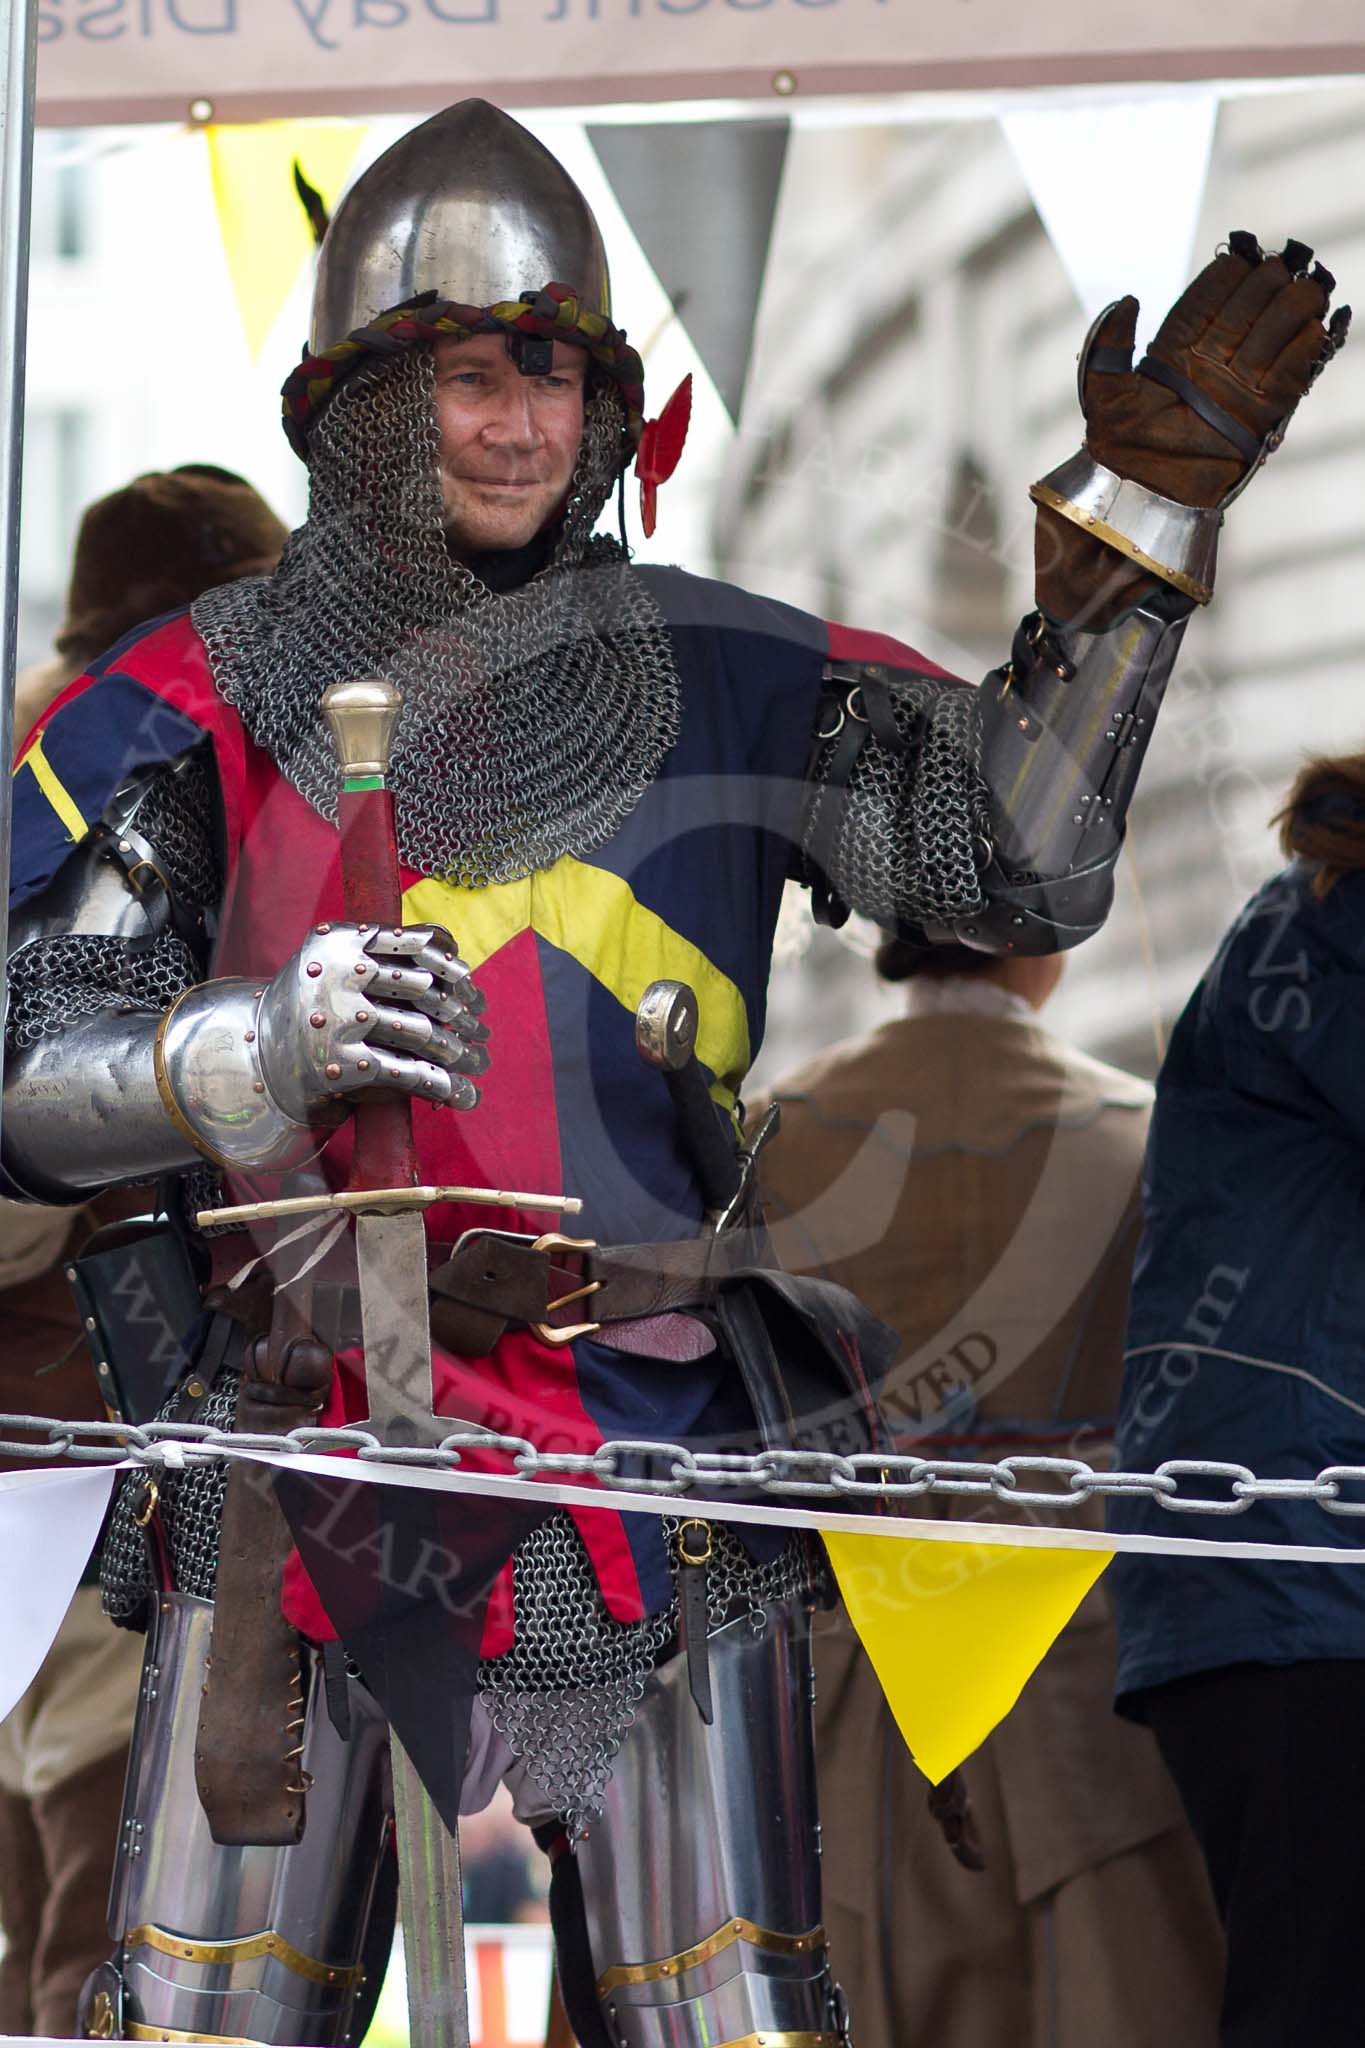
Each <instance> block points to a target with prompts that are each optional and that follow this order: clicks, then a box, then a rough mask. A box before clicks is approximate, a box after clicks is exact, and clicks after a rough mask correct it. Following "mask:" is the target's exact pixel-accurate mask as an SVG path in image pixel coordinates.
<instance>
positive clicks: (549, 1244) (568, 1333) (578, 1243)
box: [531, 1230, 602, 1344]
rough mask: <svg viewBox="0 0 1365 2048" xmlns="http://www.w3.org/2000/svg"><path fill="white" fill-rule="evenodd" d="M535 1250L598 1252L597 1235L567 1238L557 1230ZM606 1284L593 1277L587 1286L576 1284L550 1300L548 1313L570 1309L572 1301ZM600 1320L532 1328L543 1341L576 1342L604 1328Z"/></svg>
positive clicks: (533, 1248)
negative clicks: (576, 1339) (559, 1309)
mask: <svg viewBox="0 0 1365 2048" xmlns="http://www.w3.org/2000/svg"><path fill="white" fill-rule="evenodd" d="M531 1250H532V1251H533V1252H553V1251H565V1252H595V1251H596V1250H597V1239H596V1238H595V1237H563V1236H561V1234H560V1233H559V1231H557V1230H550V1231H547V1232H546V1234H545V1236H544V1237H538V1238H537V1239H536V1241H535V1243H534V1244H533V1245H532V1246H531ZM601 1285H602V1282H601V1281H600V1280H589V1281H588V1283H587V1285H586V1286H585V1287H575V1288H574V1289H573V1290H572V1291H571V1292H570V1293H568V1294H561V1295H560V1296H559V1297H558V1298H557V1299H556V1300H554V1301H547V1302H546V1304H545V1313H546V1315H547V1316H550V1315H553V1314H554V1312H555V1310H556V1309H557V1308H567V1307H568V1306H569V1303H570V1302H571V1301H583V1300H585V1299H586V1298H587V1296H588V1295H590V1294H596V1292H597V1290H598V1288H599V1287H600V1286H601ZM601 1327H602V1325H601V1324H600V1323H560V1324H558V1325H556V1324H554V1323H532V1325H531V1328H532V1330H534V1332H535V1334H536V1336H537V1337H539V1339H540V1341H541V1343H542V1344H572V1343H573V1340H574V1338H575V1337H591V1335H592V1333H593V1331H594V1330H600V1329H601Z"/></svg>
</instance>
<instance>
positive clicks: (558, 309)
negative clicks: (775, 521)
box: [281, 284, 645, 465]
mask: <svg viewBox="0 0 1365 2048" xmlns="http://www.w3.org/2000/svg"><path fill="white" fill-rule="evenodd" d="M511 333H519V334H535V335H539V336H540V337H541V338H542V339H543V340H546V341H568V342H573V343H574V344H576V345H577V346H578V347H580V348H584V349H586V350H587V352H588V355H589V356H590V357H591V359H592V361H593V362H594V363H595V364H596V365H597V366H598V368H599V369H601V370H603V371H605V373H606V375H607V376H608V377H610V378H611V380H612V382H613V383H614V384H615V385H616V386H617V388H618V389H619V391H620V393H621V398H622V401H623V403H624V406H625V413H626V438H627V443H628V447H627V448H626V449H625V450H623V451H622V452H623V465H624V461H625V460H628V459H629V453H630V451H632V450H634V448H635V447H636V446H637V445H638V443H639V439H640V433H641V429H642V428H643V425H644V404H645V372H644V365H643V363H642V362H641V361H640V357H639V355H638V354H637V352H636V351H635V350H634V349H633V348H632V347H631V346H630V343H629V342H628V341H627V340H626V337H625V333H624V330H623V329H621V328H619V327H613V326H612V324H611V322H610V320H607V319H604V318H603V316H602V314H600V313H595V312H594V311H593V310H592V308H591V307H590V306H585V305H583V304H582V303H581V301H580V300H579V298H578V295H577V293H576V292H574V291H572V290H570V288H569V286H568V285H564V284H547V285H546V286H545V287H544V288H543V290H541V291H538V292H525V293H523V294H522V296H521V298H520V299H505V300H503V301H501V302H500V303H499V304H498V305H495V306H462V305H460V304H459V303H458V302H457V301H456V300H454V299H438V298H437V296H436V294H435V292H421V293H419V294H418V295H417V296H416V297H415V298H411V299H406V300H405V301H404V302H403V304H402V305H401V306H394V307H393V308H392V309H391V311H389V312H387V313H381V314H380V315H379V317H378V319H377V320H372V321H371V322H370V324H369V326H368V327H357V328H356V330H355V331H354V333H352V334H348V335H347V336H346V338H345V340H344V341H338V342H334V343H333V344H332V346H331V347H330V348H325V349H323V350H322V351H321V352H320V353H319V354H317V355H305V356H304V358H303V361H302V362H301V363H300V364H299V366H298V368H297V369H296V370H293V371H291V373H290V375H289V376H288V377H287V378H286V379H285V382H284V386H283V390H282V393H281V396H282V398H283V401H284V404H283V419H284V431H285V433H286V434H287V435H288V437H289V445H290V447H291V448H292V449H293V450H294V453H295V454H296V455H298V456H300V457H301V458H303V459H304V460H306V459H307V455H308V435H309V432H310V430H311V428H312V425H313V422H314V421H315V420H316V418H317V416H318V414H319V413H320V412H321V410H322V408H323V407H324V406H325V405H326V403H327V401H328V400H329V399H330V398H331V396H332V394H333V393H334V392H335V390H336V388H337V386H338V385H339V384H340V383H341V381H342V379H343V378H345V377H346V376H347V375H348V374H349V373H350V372H351V371H352V370H354V369H355V368H356V366H357V365H358V364H359V363H360V362H362V361H363V360H364V358H365V357H366V356H387V355H396V354H398V353H399V352H400V351H401V350H403V349H408V348H416V347H419V346H421V345H422V344H423V343H426V344H430V343H432V342H434V341H437V340H439V339H440V338H441V337H442V336H447V337H450V338H453V339H454V340H456V341H469V340H470V339H472V337H473V336H474V335H476V334H511Z"/></svg>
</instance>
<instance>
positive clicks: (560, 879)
mask: <svg viewBox="0 0 1365 2048" xmlns="http://www.w3.org/2000/svg"><path fill="white" fill-rule="evenodd" d="M403 914H404V916H405V917H406V919H407V920H408V922H409V923H410V924H443V925H445V926H447V927H448V928H449V930H451V931H452V932H454V934H455V937H456V939H457V940H458V941H459V946H460V951H461V953H462V954H463V955H464V957H465V959H466V960H467V961H468V962H469V964H470V966H471V967H475V968H477V967H481V966H482V965H483V963H484V961H485V960H489V959H491V958H492V956H493V954H494V953H497V952H500V951H501V949H502V948H503V947H504V946H505V945H507V943H508V942H509V940H511V939H514V938H515V937H516V936H517V934H518V932H524V931H527V930H531V931H534V932H535V933H536V934H537V936H538V937H540V938H542V939H544V940H545V941H546V943H547V944H548V945H551V946H555V947H557V948H558V949H559V951H560V952H561V953H567V954H568V955H569V957H570V959H573V960H577V961H578V962H579V963H580V964H581V965H582V966H583V967H585V968H586V969H587V971H588V973H589V974H591V975H592V977H593V979H594V980H595V981H598V982H600V983H601V985H602V987H603V988H605V989H607V990H609V991H610V993H611V994H612V995H614V996H615V998H616V1000H617V1001H618V1002H619V1003H620V1004H621V1005H622V1007H623V1008H624V1009H627V1010H629V1011H630V1013H631V1015H632V1016H633V1015H634V1014H635V1010H636V1007H637V1005H638V1003H639V1001H640V998H641V996H642V995H643V994H644V992H645V990H646V989H647V988H648V986H649V984H650V982H651V981H660V980H670V981H685V982H686V983H687V984H688V986H689V987H690V988H692V989H693V990H694V991H695V993H696V997H697V1002H698V1005H699V1006H700V1010H701V1024H700V1028H699V1030H698V1033H697V1057H698V1058H699V1059H700V1060H701V1061H702V1062H703V1064H704V1065H705V1066H708V1067H709V1068H710V1069H711V1072H712V1073H713V1074H714V1075H715V1077H716V1080H715V1085H714V1087H713V1088H712V1091H711V1092H712V1094H713V1095H714V1096H715V1097H716V1100H717V1101H718V1102H720V1103H722V1104H723V1105H724V1106H725V1107H726V1108H727V1109H728V1108H730V1107H732V1105H733V1103H734V1100H735V1097H736V1095H737V1094H738V1092H739V1087H740V1083H741V1082H742V1081H743V1079H744V1076H745V1074H746V1073H747V1072H748V1070H749V1019H748V1013H747V1012H746V1010H745V1008H744V998H743V996H742V995H741V994H740V992H739V990H738V988H737V987H736V986H735V984H734V982H733V981H731V979H730V977H729V975H728V974H722V972H721V970H720V969H719V968H718V967H716V966H715V965H714V964H713V962H712V961H710V960H708V959H707V957H706V955H705V953H703V952H702V951H701V949H700V947H698V946H694V945H693V943H692V941H691V940H690V939H685V938H683V936H682V934H681V933H680V932H675V931H674V930H673V927H672V926H671V925H669V924H666V923H665V922H664V920H663V918H661V917H660V916H659V915H658V914H657V912H655V911H653V910H649V909H647V908H646V907H645V905H644V904H643V903H641V902H639V901H638V900H637V898H636V896H635V892H634V890H633V889H632V888H631V886H630V884H629V882H625V881H623V880H622V879H621V877H620V876H619V875H613V874H609V873H608V871H607V870H606V869H605V868H597V867H593V866H592V864H591V863H590V862H588V861H581V860H575V859H574V857H573V855H572V854H567V853H566V854H563V855H561V857H560V858H559V859H558V860H557V861H556V862H555V864H554V866H553V867H552V868H547V869H546V870H545V871H544V872H543V873H541V874H535V875H528V876H526V877H525V879H524V880H522V881H517V882H497V883H494V884H493V885H492V886H491V887H490V888H487V889H459V888H456V887H455V886H454V884H453V883H450V882H442V881H438V880H436V879H434V878H428V879H427V880H425V881H421V882H417V883H415V884H414V886H413V887H412V888H411V889H409V890H408V891H407V893H406V894H405V895H404V898H403Z"/></svg>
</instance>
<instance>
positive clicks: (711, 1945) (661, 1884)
mask: <svg viewBox="0 0 1365 2048" xmlns="http://www.w3.org/2000/svg"><path fill="white" fill-rule="evenodd" d="M765 1613H766V1617H767V1625H766V1627H765V1628H764V1629H763V1631H762V1633H761V1634H755V1632H754V1630H753V1627H752V1624H751V1622H750V1620H749V1618H748V1617H747V1616H746V1617H743V1618H742V1619H740V1620H738V1621H736V1622H734V1623H732V1624H730V1625H729V1626H728V1627H726V1628H724V1629H722V1630H720V1631H719V1632H718V1633H717V1634H715V1635H713V1636H712V1637H711V1639H710V1646H709V1647H710V1659H711V1677H712V1692H713V1699H714V1710H715V1718H714V1721H713V1722H712V1724H711V1725H710V1726H709V1727H708V1726H707V1725H706V1723H705V1722H703V1720H702V1718H701V1716H700V1714H699V1713H698V1711H697V1708H696V1706H695V1704H694V1703H693V1700H692V1697H691V1694H690V1692H689V1690H688V1682H687V1664H686V1659H685V1658H684V1657H682V1656H676V1657H673V1658H672V1659H670V1660H669V1661H668V1662H667V1663H665V1664H663V1665H661V1666H659V1668H658V1669H657V1670H656V1671H655V1672H654V1673H653V1675H652V1676H651V1678H650V1679H649V1682H648V1685H647V1687H646V1691H645V1696H644V1699H643V1700H642V1702H641V1704H640V1707H639V1709H638V1711H637V1713H636V1716H635V1720H634V1723H633V1725H632V1727H631V1729H630V1732H629V1733H628V1735H627V1736H626V1739H625V1742H624V1744H623V1746H622V1749H621V1753H620V1755H619V1756H618V1757H617V1759H616V1762H615V1765H614V1766H613V1770H612V1776H611V1781H610V1783H609V1785H608V1787H607V1790H606V1794H605V1798H604V1802H603V1813H602V1817H601V1819H600V1821H598V1822H597V1823H596V1824H595V1825H594V1826H593V1827H592V1828H591V1829H590V1831H589V1833H588V1835H587V1837H586V1839H585V1840H582V1841H580V1843H579V1844H578V1847H577V1851H576V1855H575V1862H576V1864H577V1869H578V1877H579V1883H580V1885H581V1888H582V1899H583V1908H584V1917H585V1921H586V1929H587V1937H588V1946H589V1949H590V1951H591V1956H592V1967H593V1970H594V1972H595V1975H596V1990H597V1997H598V2001H599V2004H600V2007H601V2012H602V2018H603V2022H604V2025H605V2038H606V2039H607V2040H608V2041H610V2042H611V2043H612V2044H614V2048H712V2044H719V2043H725V2044H727V2048H750V2044H753V2048H757V2044H758V2043H760V2042H761V2043H763V2044H765V2048H822V2044H828V2048H837V2044H838V2043H839V2042H840V2041H841V2040H842V2039H844V2027H843V2020H842V2001H841V1998H840V1995H839V1993H838V1991H837V1987H835V1985H834V1984H833V1982H832V1980H831V1977H830V1973H829V1966H828V1961H827V1958H826V1953H825V1932H824V1929H823V1927H822V1926H821V1924H820V1875H819V1853H820V1850H819V1832H820V1831H819V1826H818V1823H817V1819H816V1799H815V1762H814V1741H813V1734H812V1727H811V1702H812V1693H813V1673H812V1666H811V1654H810V1622H809V1617H808V1614H807V1612H806V1610H805V1608H804V1607H803V1606H801V1605H798V1604H796V1603H788V1604H786V1605H783V1606H779V1607H770V1608H768V1609H766V1610H765Z"/></svg>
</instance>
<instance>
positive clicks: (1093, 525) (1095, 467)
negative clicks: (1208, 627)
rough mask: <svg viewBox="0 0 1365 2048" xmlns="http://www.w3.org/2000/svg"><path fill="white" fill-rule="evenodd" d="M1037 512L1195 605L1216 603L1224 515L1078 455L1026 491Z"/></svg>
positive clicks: (1086, 455)
mask: <svg viewBox="0 0 1365 2048" xmlns="http://www.w3.org/2000/svg"><path fill="white" fill-rule="evenodd" d="M1029 496H1030V497H1031V498H1032V500H1033V502H1034V504H1035V505H1046V506H1047V507H1048V508H1049V510H1050V511H1053V512H1056V513H1057V514H1058V515H1059V516H1060V517H1061V518H1063V519H1068V520H1070V521H1071V523H1072V525H1073V526H1078V527H1080V529H1081V531H1082V532H1084V533H1088V534H1090V535H1091V536H1092V538H1093V539H1095V540H1100V541H1103V542H1104V543H1105V545H1106V547H1111V548H1114V549H1116V550H1117V552H1118V553H1119V554H1121V555H1125V556H1126V557H1127V559H1128V560H1129V561H1130V562H1133V563H1134V564H1135V565H1136V566H1137V567H1138V568H1139V569H1144V570H1146V572H1147V574H1148V575H1149V576H1157V577H1159V578H1160V579H1161V581H1162V582H1163V583H1168V584H1169V585H1170V586H1171V588H1172V589H1173V590H1178V591H1179V592H1180V594H1181V596H1182V597H1187V598H1189V599H1190V600H1191V602H1192V603H1194V604H1207V603H1208V602H1209V600H1210V599H1211V598H1212V596H1213V575H1214V566H1215V563H1216V560H1217V555H1218V529H1219V527H1220V526H1221V525H1222V523H1223V515H1222V512H1221V511H1220V510H1218V509H1217V507H1215V508H1213V509H1212V510H1205V509H1203V508H1202V507H1200V506H1198V505H1182V504H1180V503H1179V502H1178V501H1177V500H1176V499H1174V498H1163V497H1162V496H1161V495H1160V493H1159V492H1157V491H1152V490H1148V488H1147V487H1146V485H1145V484H1139V483H1135V482H1134V481H1133V479H1132V478H1131V477H1125V476H1119V475H1118V474H1117V472H1116V471H1114V470H1112V469H1106V468H1105V466H1104V464H1103V463H1102V462H1096V460H1095V458H1094V457H1093V456H1092V455H1088V454H1087V453H1086V451H1085V450H1084V449H1083V448H1082V449H1081V450H1080V451H1079V453H1077V454H1075V455H1073V456H1072V457H1071V459H1070V460H1069V461H1067V462H1064V463H1062V465H1061V467H1060V468H1058V469H1054V470H1051V471H1049V473H1048V474H1047V475H1046V476H1045V477H1042V478H1040V480H1039V481H1038V482H1037V483H1036V484H1034V485H1033V486H1032V488H1031V489H1030V491H1029Z"/></svg>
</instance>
